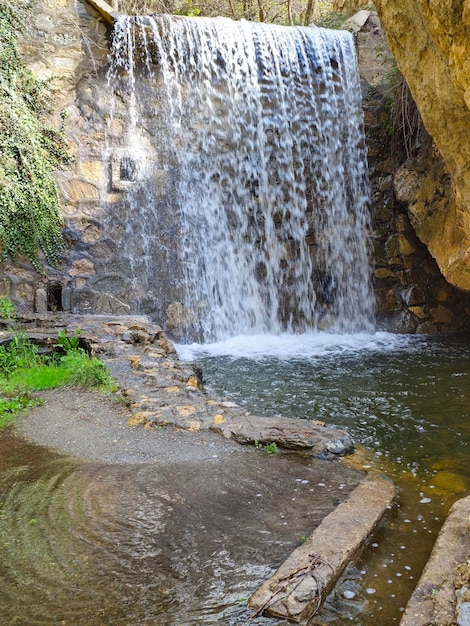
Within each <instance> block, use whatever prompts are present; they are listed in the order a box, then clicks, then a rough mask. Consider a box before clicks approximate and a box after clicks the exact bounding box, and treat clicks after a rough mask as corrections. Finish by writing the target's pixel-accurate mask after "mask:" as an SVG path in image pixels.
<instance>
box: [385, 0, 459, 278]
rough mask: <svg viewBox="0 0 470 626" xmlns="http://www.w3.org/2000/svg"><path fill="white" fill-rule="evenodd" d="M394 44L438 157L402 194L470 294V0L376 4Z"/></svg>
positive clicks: (416, 171) (448, 273)
mask: <svg viewBox="0 0 470 626" xmlns="http://www.w3.org/2000/svg"><path fill="white" fill-rule="evenodd" d="M375 4H376V7H377V10H378V13H379V16H380V19H381V22H382V24H383V26H384V29H385V32H386V34H387V39H388V43H389V45H390V48H391V50H392V52H393V54H394V56H395V58H396V61H397V65H398V68H399V70H400V71H401V73H402V74H403V75H404V77H405V79H406V81H407V83H408V85H409V87H410V90H411V92H412V94H413V97H414V99H415V101H416V103H417V105H418V108H419V110H420V112H421V115H422V118H423V122H424V124H425V126H426V129H427V130H428V132H429V133H430V135H431V136H432V137H433V139H434V142H435V146H436V147H437V151H438V153H439V155H440V157H442V160H441V159H440V158H439V157H438V158H436V154H434V155H433V154H431V153H430V154H428V155H426V156H425V157H421V158H418V159H416V158H414V159H410V160H409V161H408V162H407V163H405V164H404V165H403V166H402V168H401V169H400V170H399V171H398V173H397V176H396V185H395V186H396V191H397V193H398V196H399V199H401V200H402V201H404V202H406V203H407V204H408V212H409V214H410V218H411V221H412V223H413V226H414V228H415V230H416V233H417V234H418V236H419V237H420V239H421V240H422V241H423V242H424V243H425V244H426V245H427V246H428V248H429V250H430V252H431V254H432V255H433V256H434V258H435V259H436V261H437V263H438V265H439V267H440V269H441V271H442V273H443V274H444V276H445V277H446V279H447V280H448V281H449V282H450V283H452V284H454V285H456V286H457V287H460V288H462V289H465V290H470V0H415V2H400V1H399V0H377V1H376V2H375Z"/></svg>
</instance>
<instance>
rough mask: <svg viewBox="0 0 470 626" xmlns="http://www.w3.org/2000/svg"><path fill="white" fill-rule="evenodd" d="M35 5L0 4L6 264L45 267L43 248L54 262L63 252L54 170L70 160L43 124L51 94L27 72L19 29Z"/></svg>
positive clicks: (1, 225)
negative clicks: (24, 260)
mask: <svg viewBox="0 0 470 626" xmlns="http://www.w3.org/2000/svg"><path fill="white" fill-rule="evenodd" d="M30 10H31V6H30V3H27V2H24V0H23V1H20V2H18V3H15V4H14V5H13V4H12V3H11V2H9V1H2V2H0V145H1V147H2V149H1V152H0V244H1V249H0V258H1V259H2V260H3V261H5V260H6V259H7V257H8V256H10V257H16V256H18V255H25V256H27V257H28V258H29V259H30V260H31V262H32V263H33V264H34V265H35V266H36V267H37V268H38V267H39V257H38V253H39V248H41V249H42V250H43V252H44V254H45V256H46V258H47V260H48V261H49V262H51V263H52V262H54V261H55V260H56V259H57V254H58V251H59V250H60V248H61V247H62V234H61V217H60V211H59V195H58V190H57V185H56V183H55V180H54V176H53V174H54V170H55V168H56V167H57V166H58V165H59V164H60V163H62V162H64V161H67V159H68V157H67V154H66V150H65V138H64V137H63V136H62V135H61V133H58V132H57V131H55V130H54V129H52V128H49V127H48V126H46V125H45V124H44V123H43V122H42V121H41V119H40V117H41V115H42V114H43V113H44V112H45V111H46V110H47V108H48V91H47V85H46V83H45V82H44V81H41V80H39V79H37V78H36V77H35V76H34V75H33V74H32V72H31V71H30V70H29V69H28V68H27V67H26V65H25V63H24V62H23V60H22V58H21V56H20V55H19V53H18V50H17V47H16V36H15V29H17V28H19V27H20V25H21V24H20V22H21V19H25V18H26V16H27V15H28V12H29V11H30Z"/></svg>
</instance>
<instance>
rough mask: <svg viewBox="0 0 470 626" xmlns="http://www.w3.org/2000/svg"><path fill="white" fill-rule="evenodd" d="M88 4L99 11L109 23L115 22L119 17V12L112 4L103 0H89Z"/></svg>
mask: <svg viewBox="0 0 470 626" xmlns="http://www.w3.org/2000/svg"><path fill="white" fill-rule="evenodd" d="M87 2H88V4H91V6H92V7H93V8H94V9H95V10H96V11H98V13H99V14H100V15H101V16H102V17H103V18H104V19H105V20H106V21H107V22H108V23H109V24H114V22H115V21H116V20H117V18H118V17H119V13H118V12H117V11H115V10H114V9H113V7H112V6H110V5H109V4H107V3H106V2H104V1H103V0H87Z"/></svg>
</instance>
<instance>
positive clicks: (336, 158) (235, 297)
mask: <svg viewBox="0 0 470 626" xmlns="http://www.w3.org/2000/svg"><path fill="white" fill-rule="evenodd" d="M110 60H111V67H110V72H109V76H110V77H111V80H112V83H113V86H114V91H115V93H117V92H118V89H123V90H124V91H125V92H126V96H127V98H128V103H129V107H130V114H129V120H130V121H129V124H130V126H131V128H130V131H129V132H128V137H130V138H132V143H131V144H130V145H129V146H128V148H129V150H130V153H131V154H132V150H133V146H134V147H135V145H136V144H139V132H140V129H141V127H142V126H144V125H145V126H146V127H148V125H149V123H148V117H149V115H150V116H152V115H160V117H162V120H163V121H162V122H161V123H160V132H162V131H161V129H162V128H163V129H164V131H163V132H162V136H161V137H159V143H160V144H161V148H162V151H163V153H164V154H165V158H164V164H163V169H164V170H165V171H166V172H167V173H170V174H171V178H172V185H173V187H172V193H171V199H172V216H173V220H174V223H175V224H178V234H177V237H176V238H175V241H174V246H175V248H176V249H177V256H178V259H179V261H178V265H179V267H178V268H176V269H175V268H173V278H172V276H169V277H168V279H169V280H170V281H171V280H173V281H174V282H177V283H180V286H181V285H182V286H183V287H182V289H181V290H180V293H181V294H182V295H181V298H180V299H181V301H182V304H183V305H184V309H183V310H184V311H185V315H186V327H187V328H186V331H187V333H186V334H187V336H186V339H198V340H203V341H214V340H220V339H224V338H227V337H229V336H234V335H237V334H255V333H275V334H277V333H280V332H303V331H306V330H311V329H316V328H323V329H325V328H328V329H330V330H334V331H336V332H357V331H364V330H372V312H373V296H372V292H371V288H370V270H369V262H368V258H369V255H368V245H367V228H368V220H369V217H368V206H367V205H368V182H367V165H366V155H365V145H364V138H363V131H362V109H361V98H360V88H359V83H358V77H357V70H356V58H355V51H354V44H353V39H352V37H351V35H350V34H349V33H347V32H344V31H328V30H324V29H320V28H297V27H295V28H294V27H280V26H272V25H265V24H256V23H251V22H244V21H242V22H232V21H230V20H227V19H223V18H217V19H204V18H186V17H170V16H156V17H121V18H120V19H119V20H118V21H117V23H116V26H115V34H114V41H113V50H112V54H111V57H110ZM143 84H145V85H147V90H146V93H147V96H146V97H144V96H143V91H142V90H140V89H139V85H143ZM152 84H153V86H154V87H153V92H154V93H155V96H154V100H153V104H152V102H149V98H148V89H149V87H148V86H149V85H152ZM152 107H153V108H152ZM157 109H158V111H159V113H157ZM144 117H146V118H147V119H144ZM134 149H135V148H134ZM140 152H142V150H141V149H140ZM139 159H140V162H141V161H142V155H141V154H140V155H139ZM139 159H137V161H139ZM142 167H143V166H142ZM142 171H143V174H142V184H147V183H146V180H147V179H148V178H149V177H150V174H149V172H151V168H150V169H149V168H148V167H147V168H146V167H143V169H142ZM135 205H136V210H137V211H138V215H137V216H136V217H135V220H136V222H139V223H140V224H147V225H148V224H150V223H152V222H154V220H155V218H154V217H153V216H152V215H151V214H152V212H155V211H156V210H157V207H156V203H152V202H141V203H140V204H139V203H135ZM157 220H158V218H157ZM145 236H146V237H147V238H148V239H147V244H146V245H147V246H148V245H149V243H150V245H154V246H156V245H158V243H157V240H158V237H159V233H158V231H157V232H148V231H147V232H146V235H145ZM145 271H146V272H149V273H150V276H151V273H152V271H156V268H152V265H151V264H150V265H147V266H146V268H145ZM150 283H151V278H150ZM188 329H189V331H188Z"/></svg>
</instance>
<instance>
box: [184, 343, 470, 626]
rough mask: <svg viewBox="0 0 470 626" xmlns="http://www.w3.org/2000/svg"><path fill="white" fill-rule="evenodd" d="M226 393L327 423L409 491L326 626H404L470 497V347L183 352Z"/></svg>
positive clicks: (301, 346) (342, 589) (263, 347)
mask: <svg viewBox="0 0 470 626" xmlns="http://www.w3.org/2000/svg"><path fill="white" fill-rule="evenodd" d="M179 350H180V353H181V356H182V358H187V359H188V358H189V359H192V360H195V361H196V362H197V363H198V364H199V365H200V366H201V368H202V370H203V372H204V377H205V380H206V383H207V384H208V385H209V387H211V388H212V389H213V390H214V391H215V392H216V393H218V394H221V395H223V396H225V397H227V398H228V399H230V400H232V401H236V402H238V403H239V404H241V405H243V406H246V407H247V409H249V410H250V411H252V412H253V413H259V414H263V415H269V414H271V415H281V416H287V417H293V418H300V419H320V420H323V421H325V422H327V423H332V424H336V425H338V426H340V427H341V428H344V429H345V430H347V431H348V432H350V433H351V434H352V436H353V437H354V439H355V440H356V442H359V443H360V444H361V445H362V446H364V447H365V448H366V449H367V450H368V451H369V452H368V453H367V454H366V455H365V457H364V463H363V465H364V466H366V467H367V466H371V467H375V468H377V469H379V470H380V471H383V472H385V473H386V474H387V475H389V476H390V477H391V478H392V479H393V480H394V481H395V483H396V484H397V485H398V487H399V490H400V499H399V510H398V514H397V516H396V517H395V518H394V520H393V521H392V522H391V523H390V525H389V526H388V527H386V528H385V529H384V531H383V532H382V533H381V535H380V537H379V538H378V539H377V541H376V542H374V544H373V545H372V546H371V548H370V550H368V551H367V553H366V554H365V555H364V558H363V560H362V561H361V563H359V565H358V567H357V568H355V569H353V570H350V571H348V572H347V574H346V576H345V578H344V580H343V581H342V583H341V585H340V586H339V587H338V589H337V590H336V592H335V594H334V595H333V596H332V597H331V598H330V600H329V602H328V605H327V608H326V611H325V612H324V614H323V616H322V620H323V621H321V620H320V622H319V623H324V622H325V621H331V622H334V623H335V624H338V625H341V624H351V623H353V624H356V625H357V626H368V625H371V626H372V625H375V624H378V623H384V624H385V623H386V624H393V623H398V621H399V620H400V618H401V614H402V612H403V609H404V606H405V604H406V602H407V600H408V598H409V596H410V594H411V592H412V590H413V588H414V586H415V585H416V583H417V581H418V579H419V576H420V573H421V571H422V568H423V566H424V564H425V562H426V559H427V557H428V555H429V552H430V550H431V548H432V544H433V541H434V539H435V537H436V534H437V533H438V531H439V528H440V527H441V525H442V523H443V521H444V519H445V516H446V514H447V511H448V509H449V507H450V505H451V504H452V503H453V502H454V501H455V500H456V499H458V498H459V497H461V496H463V495H465V494H466V493H467V492H468V490H469V489H470V464H469V463H468V458H469V446H470V386H469V380H470V378H469V377H470V343H469V341H468V337H450V338H432V337H417V336H397V335H390V334H387V333H378V334H377V335H374V336H367V335H357V336H349V337H345V336H341V335H328V334H321V333H319V334H316V335H303V336H299V337H287V336H285V337H282V336H281V337H277V338H269V337H264V338H256V337H237V338H234V339H231V340H229V341H227V342H221V343H218V344H213V345H209V346H207V345H206V346H197V345H193V346H181V347H180V348H179Z"/></svg>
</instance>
